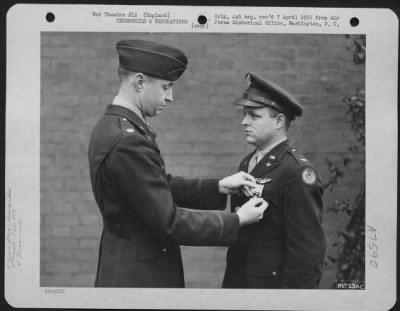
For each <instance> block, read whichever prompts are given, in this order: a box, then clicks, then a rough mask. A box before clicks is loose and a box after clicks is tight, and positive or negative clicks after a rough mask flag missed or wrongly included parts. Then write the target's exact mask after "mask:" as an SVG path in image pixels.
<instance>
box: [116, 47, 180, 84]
mask: <svg viewBox="0 0 400 311" xmlns="http://www.w3.org/2000/svg"><path fill="white" fill-rule="evenodd" d="M116 49H117V52H118V54H119V65H120V67H122V68H123V69H125V70H128V71H133V72H141V73H143V74H146V75H149V76H152V77H155V78H159V79H164V80H168V81H175V80H177V79H178V78H179V77H180V76H181V75H182V74H183V72H184V71H185V69H186V65H187V64H188V60H187V58H186V55H185V54H184V53H183V52H182V51H181V50H179V49H177V48H174V47H171V46H168V45H163V44H158V43H155V42H152V41H145V40H122V41H119V42H118V43H117V45H116Z"/></svg>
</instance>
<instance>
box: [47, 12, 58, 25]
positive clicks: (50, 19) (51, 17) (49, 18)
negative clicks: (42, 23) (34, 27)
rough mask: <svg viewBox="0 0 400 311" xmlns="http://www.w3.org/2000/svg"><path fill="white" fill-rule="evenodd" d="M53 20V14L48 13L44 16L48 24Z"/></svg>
mask: <svg viewBox="0 0 400 311" xmlns="http://www.w3.org/2000/svg"><path fill="white" fill-rule="evenodd" d="M55 19H56V17H55V16H54V14H53V13H51V12H49V13H47V14H46V20H47V21H48V22H49V23H52V22H54V20H55Z"/></svg>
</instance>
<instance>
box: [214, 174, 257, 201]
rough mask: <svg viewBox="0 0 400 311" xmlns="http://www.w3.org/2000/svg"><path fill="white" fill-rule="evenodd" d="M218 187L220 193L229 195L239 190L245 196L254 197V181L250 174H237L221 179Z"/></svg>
mask: <svg viewBox="0 0 400 311" xmlns="http://www.w3.org/2000/svg"><path fill="white" fill-rule="evenodd" d="M218 186H219V192H220V193H225V194H230V193H236V192H238V191H239V190H241V191H242V192H243V193H244V194H245V195H246V196H248V197H251V196H253V195H254V193H253V189H254V188H255V186H256V180H255V179H254V177H253V176H251V175H250V174H247V173H245V172H238V173H236V174H234V175H231V176H228V177H225V178H223V179H221V180H220V181H219V182H218Z"/></svg>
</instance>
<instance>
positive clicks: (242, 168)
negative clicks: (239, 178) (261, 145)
mask: <svg viewBox="0 0 400 311" xmlns="http://www.w3.org/2000/svg"><path fill="white" fill-rule="evenodd" d="M255 152H256V149H255V150H254V151H253V152H252V153H250V154H248V155H247V156H246V157H245V158H244V159H243V160H242V162H241V163H240V165H239V171H243V172H246V173H247V172H248V170H249V164H250V159H251V157H252V156H253V154H254V153H255Z"/></svg>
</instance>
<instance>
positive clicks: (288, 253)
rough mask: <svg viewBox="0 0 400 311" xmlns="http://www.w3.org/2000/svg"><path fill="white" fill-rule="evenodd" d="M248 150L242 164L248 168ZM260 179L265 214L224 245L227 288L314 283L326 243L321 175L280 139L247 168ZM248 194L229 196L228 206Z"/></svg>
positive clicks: (299, 286) (308, 284)
mask: <svg viewBox="0 0 400 311" xmlns="http://www.w3.org/2000/svg"><path fill="white" fill-rule="evenodd" d="M253 154H254V153H252V154H249V155H248V156H247V157H246V158H245V159H244V160H243V161H242V162H241V164H240V168H239V170H241V171H246V172H247V169H248V165H249V162H250V159H251V157H252V156H253ZM250 174H251V175H253V176H254V177H256V178H257V179H258V181H259V182H261V183H264V188H263V191H262V197H263V198H264V199H265V200H266V201H267V202H268V203H269V206H268V208H267V210H266V211H265V213H264V218H263V219H262V220H261V221H260V222H258V223H256V224H253V225H249V226H246V227H242V228H241V229H240V232H239V239H238V242H237V243H236V244H235V245H234V246H231V247H230V248H229V249H228V253H227V267H226V271H225V277H224V281H223V287H225V288H254V287H263V288H316V287H317V286H318V285H319V281H320V277H321V269H322V264H323V260H324V254H325V248H326V242H325V237H324V233H323V231H322V227H321V215H322V193H323V187H322V184H321V180H320V178H319V177H318V175H317V173H316V171H315V170H314V168H313V167H312V165H311V163H310V162H309V161H307V160H306V159H305V158H304V157H302V156H301V155H299V154H298V153H297V152H296V150H295V149H293V148H291V147H290V146H289V144H288V142H287V141H284V142H282V143H280V144H279V145H277V146H276V147H275V148H273V149H272V150H271V151H270V152H269V153H267V154H266V155H265V156H264V157H263V158H262V159H261V161H260V162H259V163H258V164H257V165H256V166H255V167H254V169H253V170H252V171H251V172H250ZM245 200H246V199H245V198H244V197H242V196H233V197H232V199H231V206H232V209H234V208H235V207H237V206H241V205H242V204H243V202H244V201H245Z"/></svg>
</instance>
